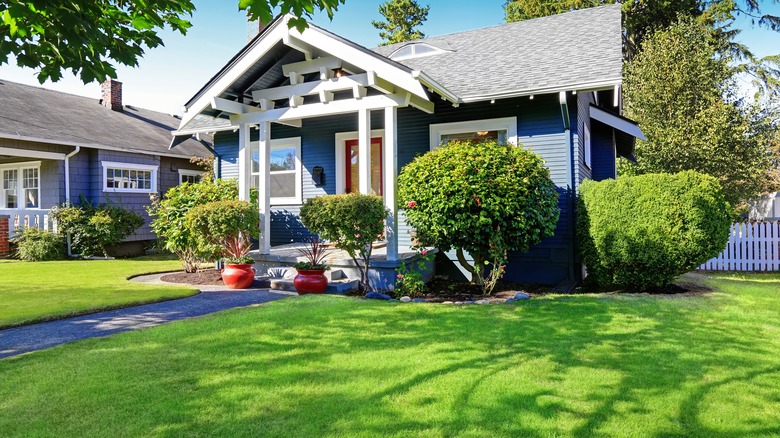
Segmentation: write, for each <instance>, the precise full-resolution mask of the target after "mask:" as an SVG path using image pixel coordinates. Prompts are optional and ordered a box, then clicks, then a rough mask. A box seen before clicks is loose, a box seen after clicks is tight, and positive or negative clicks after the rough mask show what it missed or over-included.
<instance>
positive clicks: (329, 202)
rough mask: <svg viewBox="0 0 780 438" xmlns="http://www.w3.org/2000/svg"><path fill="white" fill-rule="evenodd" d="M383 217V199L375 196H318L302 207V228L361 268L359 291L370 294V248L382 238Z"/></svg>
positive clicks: (355, 194)
mask: <svg viewBox="0 0 780 438" xmlns="http://www.w3.org/2000/svg"><path fill="white" fill-rule="evenodd" d="M386 217H387V210H386V209H385V206H384V203H383V202H382V197H381V196H375V195H361V194H358V193H350V194H348V195H327V196H319V197H316V198H309V199H307V200H306V203H304V204H303V206H301V222H303V225H305V226H306V228H308V229H309V231H311V232H312V233H316V234H319V236H320V237H321V238H323V239H325V240H328V241H330V242H333V243H334V244H335V245H336V247H337V248H339V249H342V250H344V251H346V252H347V254H349V256H350V257H352V260H353V261H354V262H355V266H358V267H359V268H361V271H360V288H361V290H362V291H363V292H367V291H368V290H369V284H368V265H369V263H370V260H371V251H372V249H373V246H372V244H373V243H374V241H375V240H380V239H382V238H383V237H384V231H385V218H386ZM359 261H360V262H359ZM361 263H362V266H361Z"/></svg>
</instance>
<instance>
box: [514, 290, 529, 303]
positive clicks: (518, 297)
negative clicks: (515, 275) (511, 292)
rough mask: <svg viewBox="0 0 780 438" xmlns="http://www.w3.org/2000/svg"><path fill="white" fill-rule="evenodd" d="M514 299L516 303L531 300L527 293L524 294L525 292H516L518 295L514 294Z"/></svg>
mask: <svg viewBox="0 0 780 438" xmlns="http://www.w3.org/2000/svg"><path fill="white" fill-rule="evenodd" d="M514 298H515V299H516V300H518V301H520V300H530V299H531V296H530V295H528V294H527V293H525V292H518V293H516V294H515V296H514Z"/></svg>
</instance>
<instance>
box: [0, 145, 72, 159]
mask: <svg viewBox="0 0 780 438" xmlns="http://www.w3.org/2000/svg"><path fill="white" fill-rule="evenodd" d="M0 155H8V156H11V157H24V158H38V159H41V160H60V161H61V160H64V159H65V154H62V153H57V152H44V151H34V150H30V149H17V148H4V147H0Z"/></svg>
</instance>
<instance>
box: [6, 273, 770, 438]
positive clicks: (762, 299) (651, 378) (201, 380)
mask: <svg viewBox="0 0 780 438" xmlns="http://www.w3.org/2000/svg"><path fill="white" fill-rule="evenodd" d="M710 284H711V285H713V286H714V287H715V288H716V289H717V291H716V292H714V293H711V294H707V295H705V296H698V297H648V296H641V295H640V296H614V295H587V296H558V297H548V298H542V299H535V300H532V301H530V302H522V303H518V304H516V305H515V304H512V305H493V306H476V305H475V306H466V307H455V306H445V305H427V304H400V303H385V302H376V301H363V300H357V299H352V298H342V297H332V296H319V297H317V296H307V297H300V298H292V299H287V300H282V301H278V302H274V303H271V304H269V305H265V306H261V307H256V308H249V309H240V310H234V311H228V312H224V313H221V314H217V315H212V316H209V317H204V318H198V319H194V320H189V321H184V322H179V323H172V324H168V325H165V326H161V327H157V328H153V329H149V330H144V331H140V332H132V333H125V334H121V335H117V336H112V337H110V338H104V339H95V340H88V341H84V342H79V343H77V344H71V345H66V346H62V347H58V348H55V349H51V350H48V351H44V352H40V353H34V354H30V355H27V356H23V357H19V358H15V359H9V360H3V361H0V376H2V379H0V431H3V434H4V435H8V436H19V435H26V436H165V437H169V436H170V437H173V436H226V437H233V436H280V437H289V436H366V437H373V436H379V435H390V436H399V437H408V436H435V437H438V436H453V435H458V436H484V437H493V436H679V435H688V436H701V437H705V436H706V437H718V436H728V437H741V436H780V407H779V406H780V276H777V275H773V276H743V275H720V276H718V277H717V278H716V279H714V280H711V281H710Z"/></svg>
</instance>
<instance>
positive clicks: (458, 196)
mask: <svg viewBox="0 0 780 438" xmlns="http://www.w3.org/2000/svg"><path fill="white" fill-rule="evenodd" d="M398 197H399V201H400V202H401V205H403V206H406V207H407V209H406V217H407V220H408V222H409V224H410V225H411V226H413V227H414V228H415V229H416V232H417V239H418V240H419V241H420V244H421V245H422V246H427V247H436V248H438V249H440V250H442V251H448V250H450V249H453V248H454V249H456V250H458V252H459V260H460V262H461V264H462V265H463V266H464V268H466V269H467V270H469V271H470V272H471V273H472V282H474V283H477V284H483V285H484V286H485V287H484V291H485V293H489V292H490V291H491V290H492V286H493V284H491V282H490V281H488V282H487V283H485V277H484V271H485V268H487V267H488V265H492V268H493V269H492V272H494V273H495V274H497V275H498V276H499V277H500V274H501V273H502V272H503V265H504V264H505V263H506V258H507V252H508V251H520V252H525V251H528V249H529V248H530V247H531V245H535V244H537V243H539V242H540V241H541V240H542V239H543V238H544V237H547V236H552V234H553V232H554V231H555V224H556V223H557V222H558V215H559V209H558V193H557V192H556V190H555V185H554V184H553V183H552V181H551V180H550V172H549V170H547V168H545V167H544V162H543V161H542V159H541V158H540V157H539V156H538V155H536V154H534V153H533V152H530V151H528V150H526V149H525V148H523V147H522V146H519V147H516V146H513V145H501V144H497V143H495V142H486V143H479V144H472V143H465V142H463V143H461V142H450V143H449V144H447V145H446V146H442V147H440V148H438V149H436V150H434V151H432V152H428V153H426V154H425V155H422V156H419V157H417V158H415V159H414V161H412V162H411V163H409V164H408V165H406V166H405V167H404V168H403V170H402V171H401V174H400V175H399V177H398ZM463 251H467V252H468V253H470V254H471V255H472V257H474V261H475V266H473V267H472V266H470V265H468V264H467V263H466V262H465V258H464V257H461V256H462V252H463ZM491 277H492V276H489V277H488V280H491V279H492V278H491ZM495 280H496V281H497V280H498V278H495Z"/></svg>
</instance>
